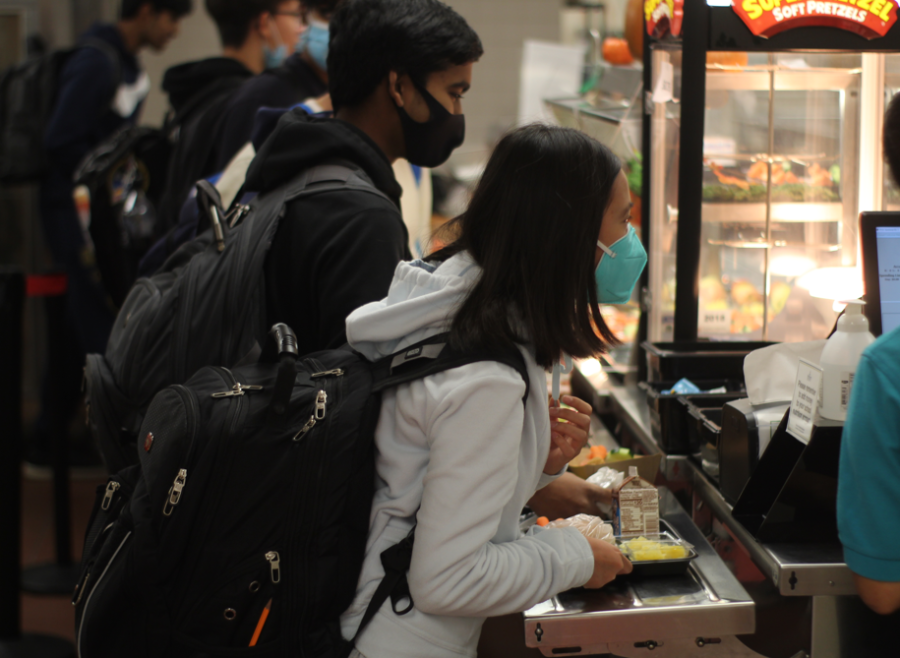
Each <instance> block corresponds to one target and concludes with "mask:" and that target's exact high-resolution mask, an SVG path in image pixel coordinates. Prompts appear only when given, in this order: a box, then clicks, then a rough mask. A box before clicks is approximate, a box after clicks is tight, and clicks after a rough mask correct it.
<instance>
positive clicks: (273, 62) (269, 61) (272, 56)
mask: <svg viewBox="0 0 900 658" xmlns="http://www.w3.org/2000/svg"><path fill="white" fill-rule="evenodd" d="M263 56H264V57H265V58H266V68H267V69H274V68H278V67H279V66H281V63H282V62H284V60H285V59H286V58H287V48H285V47H284V44H281V45H280V46H278V47H277V48H275V49H272V48H271V47H270V46H269V44H267V43H264V44H263Z"/></svg>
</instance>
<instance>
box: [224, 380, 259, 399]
mask: <svg viewBox="0 0 900 658" xmlns="http://www.w3.org/2000/svg"><path fill="white" fill-rule="evenodd" d="M261 390H263V387H262V386H257V385H256V384H241V383H240V382H238V383H237V384H235V385H234V386H233V387H232V388H231V390H229V391H222V392H221V393H213V394H212V397H214V398H234V397H239V396H241V395H243V394H244V392H245V391H261Z"/></svg>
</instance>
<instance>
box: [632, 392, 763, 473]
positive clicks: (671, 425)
mask: <svg viewBox="0 0 900 658" xmlns="http://www.w3.org/2000/svg"><path fill="white" fill-rule="evenodd" d="M675 384H676V381H675V380H672V381H665V382H640V383H639V384H638V388H640V389H641V390H642V391H644V393H645V394H646V396H647V407H648V408H649V410H650V432H651V434H652V435H653V439H654V440H655V441H656V442H657V443H658V444H659V447H660V448H662V450H663V452H665V453H666V454H670V455H678V454H683V455H687V454H691V452H692V450H691V443H690V439H689V435H688V431H689V430H688V422H689V416H688V412H687V407H686V405H685V404H684V403H682V402H681V401H680V400H679V398H680V397H684V394H679V393H666V392H665V391H669V390H671V389H672V387H673V386H675ZM694 384H696V385H697V386H698V387H700V389H702V390H709V389H713V388H719V387H720V386H724V387H725V389H726V390H727V391H728V392H727V393H695V394H690V395H689V396H688V397H690V398H691V399H697V400H704V402H703V405H704V406H709V407H711V406H717V405H719V404H722V405H724V404H725V403H726V402H730V401H731V400H735V399H738V398H743V397H746V394H745V393H744V381H743V379H698V380H694ZM719 400H721V403H720V402H719Z"/></svg>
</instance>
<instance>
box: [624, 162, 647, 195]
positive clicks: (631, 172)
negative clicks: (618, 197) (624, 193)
mask: <svg viewBox="0 0 900 658" xmlns="http://www.w3.org/2000/svg"><path fill="white" fill-rule="evenodd" d="M625 169H626V172H625V178H627V179H628V189H629V190H631V191H632V192H634V193H635V194H636V195H637V196H641V190H642V189H643V183H644V179H643V175H644V165H643V162H642V160H641V154H640V153H635V154H634V157H633V158H632V159H631V160H629V161H628V162H626V163H625Z"/></svg>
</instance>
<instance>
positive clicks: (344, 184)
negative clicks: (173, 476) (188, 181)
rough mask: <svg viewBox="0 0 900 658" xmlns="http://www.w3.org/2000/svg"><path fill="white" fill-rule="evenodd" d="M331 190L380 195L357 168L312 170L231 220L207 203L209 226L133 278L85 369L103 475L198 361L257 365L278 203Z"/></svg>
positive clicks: (127, 455)
mask: <svg viewBox="0 0 900 658" xmlns="http://www.w3.org/2000/svg"><path fill="white" fill-rule="evenodd" d="M335 190H357V191H360V192H366V193H370V194H374V195H377V196H381V197H383V198H387V196H386V195H385V194H384V193H382V192H381V191H379V190H378V189H377V188H376V187H375V185H374V184H373V183H372V181H371V180H370V179H369V178H368V176H367V175H366V174H365V172H363V171H362V170H360V169H357V168H351V166H348V165H345V164H325V165H320V166H317V167H313V168H311V169H308V170H306V171H304V172H302V173H301V174H300V175H299V176H297V177H296V178H295V179H294V180H293V181H291V182H290V183H288V184H286V185H284V186H282V187H281V188H278V189H276V190H273V191H271V192H269V193H266V194H265V195H261V196H259V197H257V198H256V199H254V200H253V201H252V202H251V203H250V205H249V206H241V205H238V206H235V208H234V209H233V211H232V216H229V217H221V218H220V217H219V216H218V213H217V212H216V210H215V209H213V210H212V213H213V217H212V220H213V221H212V224H213V227H212V228H211V229H209V230H208V231H206V232H205V233H203V234H201V235H200V236H198V237H197V238H196V239H194V240H192V241H191V242H188V243H186V244H184V245H182V246H181V248H179V249H178V250H177V251H176V252H175V253H174V254H172V256H171V257H170V258H169V259H168V260H167V261H166V262H165V264H164V265H163V266H162V268H161V269H160V270H159V271H158V272H157V273H156V274H154V275H153V276H152V277H149V278H143V279H139V280H138V281H137V282H136V283H135V284H134V286H133V287H132V288H131V290H130V292H129V293H128V296H127V297H126V299H125V302H124V304H123V305H122V309H121V310H120V311H119V315H118V317H117V318H116V321H115V324H114V325H113V328H112V333H111V334H110V338H109V343H108V344H107V347H106V354H89V355H88V357H87V363H86V366H85V386H86V389H85V392H86V397H87V404H88V421H89V423H90V425H91V429H92V431H93V433H94V436H95V437H96V439H97V441H98V443H99V446H100V450H101V452H102V453H103V457H104V459H105V460H106V464H107V467H108V468H109V470H110V472H112V473H115V472H117V471H120V470H122V469H123V468H125V467H126V466H129V465H132V464H134V463H136V461H137V457H136V451H135V449H134V443H135V441H136V439H137V434H138V431H139V429H140V426H141V423H142V421H143V418H144V415H145V413H146V410H147V407H148V406H149V405H150V402H151V400H152V399H153V396H154V395H156V394H157V393H158V392H159V391H161V390H162V389H164V388H166V387H167V386H169V385H171V384H180V383H183V382H185V381H187V380H188V378H190V377H191V376H192V375H193V374H194V373H195V372H196V371H197V370H199V369H200V368H202V367H204V366H223V367H227V368H230V367H233V366H236V365H239V364H242V363H252V362H255V361H256V358H257V357H258V354H259V346H260V345H262V344H263V343H264V340H265V336H266V333H267V329H268V327H267V326H266V313H265V299H266V296H265V275H264V264H265V259H266V255H267V254H268V251H269V247H270V246H271V244H272V240H273V239H274V236H275V232H276V230H277V228H278V224H279V221H280V219H281V218H282V217H283V216H284V213H285V206H286V205H287V204H288V203H289V202H291V201H293V200H295V199H298V198H300V197H304V196H310V195H313V194H320V193H323V192H329V191H335ZM229 220H230V224H231V226H233V228H228V227H226V225H225V223H226V222H228V221H229Z"/></svg>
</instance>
